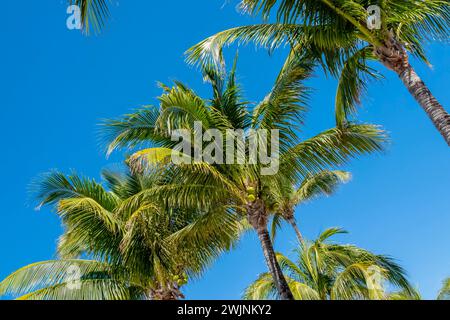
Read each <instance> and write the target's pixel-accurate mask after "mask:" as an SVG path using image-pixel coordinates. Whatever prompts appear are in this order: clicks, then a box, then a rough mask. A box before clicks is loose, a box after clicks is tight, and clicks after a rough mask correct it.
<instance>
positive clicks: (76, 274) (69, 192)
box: [0, 169, 239, 300]
mask: <svg viewBox="0 0 450 320" xmlns="http://www.w3.org/2000/svg"><path fill="white" fill-rule="evenodd" d="M162 176H163V175H161V173H160V172H159V169H158V170H153V172H149V171H147V174H146V175H141V174H137V173H134V174H131V173H118V172H115V171H105V172H104V173H103V177H104V179H105V182H106V185H107V186H108V189H105V188H104V186H103V185H102V184H99V183H97V182H95V181H94V180H92V179H87V178H82V177H79V176H77V175H75V174H73V175H70V176H65V175H63V174H61V173H58V172H52V173H50V174H49V175H46V176H45V177H44V179H43V180H42V181H40V182H39V184H38V187H39V190H38V198H39V199H40V200H41V204H40V205H41V206H42V205H54V207H55V209H56V211H57V213H58V215H59V216H60V217H61V219H62V222H63V225H64V229H65V232H64V234H63V235H62V236H61V238H60V240H59V245H58V254H59V256H60V260H55V261H45V262H40V263H35V264H31V265H29V266H26V267H24V268H22V269H20V270H18V271H16V272H14V273H13V274H12V275H10V276H9V277H7V278H6V279H5V280H4V281H3V282H1V283H0V295H5V294H7V295H14V296H21V297H20V299H31V300H55V299H56V300H61V299H70V300H72V299H83V300H86V299H88V300H92V299H107V300H110V299H111V300H117V299H125V300H128V299H155V300H173V299H179V298H183V294H182V292H181V287H182V286H183V285H184V284H186V281H187V280H188V278H192V277H195V276H198V275H199V274H201V273H202V271H203V270H204V269H205V268H206V267H207V266H208V265H209V263H210V262H211V261H212V260H213V259H215V258H216V257H218V255H219V254H221V253H222V252H224V251H225V250H228V249H229V248H230V246H231V245H232V244H233V242H234V241H235V239H236V238H237V235H238V232H239V228H238V224H237V222H236V221H237V220H236V219H234V216H233V215H230V214H228V213H227V212H224V211H221V208H212V209H210V210H209V211H208V212H202V211H199V210H195V209H186V210H181V209H180V208H177V207H173V206H172V207H169V206H167V204H166V203H164V202H158V201H154V200H149V199H147V200H142V199H139V196H138V195H139V194H140V193H141V192H142V190H144V189H145V188H152V187H155V186H157V185H160V184H161V183H163V181H162ZM137 199H138V200H137ZM83 258H84V259H83ZM86 258H89V260H87V259H86Z"/></svg>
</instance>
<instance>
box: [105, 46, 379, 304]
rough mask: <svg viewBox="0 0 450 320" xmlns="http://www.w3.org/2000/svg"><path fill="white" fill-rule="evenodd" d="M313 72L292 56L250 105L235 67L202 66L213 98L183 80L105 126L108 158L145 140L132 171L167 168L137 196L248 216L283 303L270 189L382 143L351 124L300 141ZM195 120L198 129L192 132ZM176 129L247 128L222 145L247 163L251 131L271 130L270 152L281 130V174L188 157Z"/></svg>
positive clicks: (257, 165) (285, 292)
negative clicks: (162, 178) (160, 181)
mask: <svg viewBox="0 0 450 320" xmlns="http://www.w3.org/2000/svg"><path fill="white" fill-rule="evenodd" d="M312 69H313V62H312V61H311V60H309V59H307V57H306V56H299V55H297V54H295V53H292V54H290V55H289V57H288V59H287V60H286V63H285V65H284V67H283V68H282V70H281V72H280V74H279V76H278V78H277V79H276V81H275V84H274V86H273V88H272V90H271V91H270V92H269V93H268V95H267V96H266V97H265V98H264V99H263V100H262V101H261V102H260V103H258V104H257V105H256V106H255V107H252V106H251V105H250V104H249V103H246V102H244V101H242V99H241V92H240V89H239V86H238V85H237V84H236V80H235V70H236V62H235V63H234V66H233V68H232V70H231V72H230V74H229V76H226V75H225V74H224V73H219V72H218V71H217V70H216V68H214V67H210V66H208V65H205V66H204V67H203V71H204V76H205V79H207V80H208V81H209V82H210V83H211V85H212V89H213V90H212V91H213V98H212V99H210V100H206V99H203V98H201V97H200V96H198V95H197V94H196V93H195V92H194V91H193V90H191V89H189V88H188V87H187V86H185V85H184V84H182V83H180V82H176V83H175V86H174V87H173V88H169V87H168V86H165V85H161V86H162V88H163V89H164V94H163V95H162V96H161V97H159V102H160V106H159V107H152V106H150V107H146V108H143V109H142V110H138V111H137V112H135V113H134V114H131V115H127V116H125V117H124V118H122V119H119V120H111V121H107V122H106V126H105V137H106V139H107V141H108V142H109V148H108V152H109V153H110V152H113V151H114V150H116V149H118V148H123V147H125V148H132V149H133V148H135V147H137V146H142V143H146V142H147V143H149V144H150V148H149V149H144V150H142V151H139V152H137V153H135V154H134V155H133V156H132V157H130V159H129V162H130V164H131V165H132V166H133V167H134V168H135V169H137V170H145V165H146V164H154V163H164V164H165V165H169V166H170V168H171V169H170V171H169V172H170V178H168V181H170V182H168V183H167V185H166V186H164V187H161V188H153V189H149V190H145V191H143V195H142V196H144V195H145V196H147V197H156V198H158V197H161V198H162V199H166V201H168V202H169V203H172V204H174V205H179V206H188V207H190V206H197V207H199V208H202V209H203V206H205V205H207V206H210V207H211V206H212V207H217V208H225V210H227V211H229V212H233V213H236V214H240V215H242V217H245V219H246V220H247V222H248V224H250V225H251V226H252V228H253V229H254V230H255V231H256V233H257V235H258V237H259V240H260V243H261V247H262V250H263V253H264V257H265V260H266V263H267V266H268V268H269V270H270V273H271V275H272V276H273V278H274V281H275V284H276V287H277V290H278V292H279V293H280V296H281V297H282V298H283V299H292V293H291V292H290V289H289V287H288V285H287V282H286V280H285V279H284V276H283V273H282V272H281V268H280V266H279V264H278V262H277V260H276V258H275V251H274V248H273V244H272V241H271V239H270V236H269V233H268V228H267V224H268V218H269V213H270V211H271V210H272V209H271V208H270V205H271V204H272V203H273V194H274V190H276V189H278V188H281V186H283V185H284V184H285V183H289V184H290V185H292V184H294V183H295V182H296V181H299V179H301V178H302V177H303V178H306V177H309V175H310V174H311V173H313V172H318V171H321V170H323V169H324V168H326V167H329V166H337V165H342V164H344V163H346V162H347V161H348V160H350V159H351V158H354V157H356V156H359V155H363V154H368V153H371V152H375V151H380V150H381V149H382V146H383V142H384V141H385V136H384V133H383V131H381V130H380V129H379V128H378V127H376V126H372V125H365V124H364V125H360V124H352V123H348V124H346V125H345V126H342V127H340V128H332V129H329V130H327V131H325V132H322V133H320V134H319V135H317V136H315V137H313V138H310V139H307V140H304V141H301V140H300V139H299V137H298V135H297V133H298V130H299V129H300V125H299V123H300V121H299V120H300V119H301V118H302V115H303V113H304V111H305V104H306V97H307V93H308V89H307V88H306V87H305V86H304V85H303V80H305V79H306V78H308V77H309V76H310V75H311V71H312ZM199 122H200V123H201V124H202V128H201V129H199V128H198V127H196V123H197V124H198V123H199ZM175 129H177V130H178V129H186V130H188V133H189V135H191V133H192V132H194V133H197V134H198V133H203V130H207V129H218V130H219V132H220V133H219V134H220V135H221V137H226V135H227V130H244V134H243V135H242V139H243V141H242V140H241V143H239V142H236V143H232V144H228V145H227V146H234V147H236V148H237V149H238V152H241V154H244V155H245V159H246V160H248V159H249V152H248V150H247V148H246V147H245V146H247V145H248V144H249V143H250V141H251V139H252V138H254V136H255V135H254V134H252V133H251V132H252V131H249V130H256V129H266V130H269V132H268V136H267V139H266V142H268V145H269V146H268V147H267V149H271V148H272V147H273V148H275V143H272V142H270V141H272V139H271V138H272V133H271V132H272V131H270V130H279V142H277V143H276V144H277V145H278V147H279V150H280V152H279V157H277V158H278V162H279V170H278V171H277V170H274V171H273V172H270V174H267V175H264V174H262V169H263V168H265V164H263V163H262V161H259V160H258V161H256V162H253V163H252V162H249V161H245V162H244V163H241V164H236V161H235V162H234V164H221V163H220V162H215V163H211V162H208V161H203V160H202V159H198V157H196V158H193V157H192V154H188V151H184V150H183V152H184V153H183V152H182V151H181V150H179V149H178V147H176V144H175V142H173V141H172V139H171V136H172V133H174V130H175ZM177 139H178V138H177ZM216 141H217V140H216ZM224 141H226V140H225V139H224ZM201 143H202V142H201V141H200V143H198V144H201ZM205 145H207V143H205ZM227 146H225V148H223V149H222V150H225V149H226V147H227ZM195 148H198V145H196V146H195ZM189 150H191V149H189ZM173 155H181V156H182V158H183V159H185V160H186V159H187V160H188V161H187V162H189V163H191V164H183V163H182V164H175V163H173V162H172V161H170V160H171V157H172V156H173ZM191 160H193V161H192V162H191ZM266 169H267V168H266Z"/></svg>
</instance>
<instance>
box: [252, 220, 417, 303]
mask: <svg viewBox="0 0 450 320" xmlns="http://www.w3.org/2000/svg"><path fill="white" fill-rule="evenodd" d="M341 233H345V232H344V231H342V230H341V229H337V228H332V229H328V230H326V231H325V232H323V233H322V234H321V235H320V236H319V237H318V238H317V239H316V240H315V241H313V242H305V243H304V244H302V245H301V246H300V247H299V248H298V250H296V254H297V261H296V262H293V261H291V260H289V259H288V258H287V257H285V256H283V255H281V254H278V255H277V259H278V261H279V263H280V265H281V266H282V268H283V272H284V273H285V274H286V276H287V281H288V283H289V286H290V287H291V290H292V293H293V294H294V297H295V298H296V299H298V300H361V299H369V300H374V299H388V298H389V294H387V293H386V289H387V288H386V284H389V285H391V286H394V287H397V288H401V289H403V290H404V291H405V292H408V293H412V292H414V290H413V288H412V287H411V286H410V284H409V282H408V280H407V279H406V277H405V272H404V270H403V269H402V268H401V267H400V266H399V265H397V264H396V263H395V262H394V261H392V259H390V258H389V257H386V256H382V255H375V254H373V253H371V252H369V251H367V250H364V249H361V248H358V247H356V246H353V245H341V244H335V243H332V242H330V238H331V237H332V236H334V235H337V234H341ZM278 297H279V296H278V293H277V292H276V290H275V286H274V283H273V280H272V278H271V277H270V275H269V274H267V273H264V274H262V275H261V276H260V277H259V278H258V279H257V280H256V281H255V282H254V283H253V284H252V285H250V286H249V287H248V288H247V290H246V292H245V294H244V298H245V299H250V300H261V299H270V298H275V299H276V298H278Z"/></svg>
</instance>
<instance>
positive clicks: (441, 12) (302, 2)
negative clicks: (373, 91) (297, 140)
mask: <svg viewBox="0 0 450 320" xmlns="http://www.w3.org/2000/svg"><path fill="white" fill-rule="evenodd" d="M373 4H376V5H378V8H380V9H381V17H380V19H381V21H380V22H381V25H380V29H376V28H375V27H378V26H376V25H374V20H373V17H372V16H369V14H372V13H374V12H376V10H377V9H376V8H375V9H373V10H372V12H368V9H370V6H372V5H373ZM241 7H242V8H243V10H244V11H245V12H250V13H252V14H256V13H259V12H261V13H262V14H263V16H264V17H265V18H268V17H269V16H270V14H271V13H272V11H276V12H277V14H276V17H277V20H278V22H279V23H274V24H270V23H268V24H261V25H251V26H243V27H237V28H233V29H230V30H227V31H224V32H220V33H218V34H216V35H214V36H212V37H210V38H208V39H206V40H204V41H202V42H201V43H199V44H198V45H196V46H194V47H193V48H191V49H190V50H189V51H188V54H189V58H188V60H189V61H191V62H196V61H198V60H202V61H214V62H215V63H217V62H218V57H219V54H220V52H221V51H222V48H223V47H224V46H226V45H229V44H231V43H233V42H235V41H239V42H240V43H248V42H255V43H257V44H258V45H261V46H263V47H265V48H268V49H269V50H273V49H275V48H277V47H279V46H280V45H281V44H283V43H289V44H291V45H295V46H297V47H298V48H302V50H308V51H309V52H310V53H311V54H313V55H315V56H316V58H317V59H318V60H319V61H320V62H321V64H322V65H323V66H324V67H325V69H326V71H329V72H331V74H333V75H334V76H336V77H338V78H339V84H338V90H337V95H336V117H337V123H338V124H342V123H345V122H346V121H347V120H348V119H349V117H351V116H352V115H354V113H355V111H356V107H357V105H358V104H359V102H360V97H361V93H362V92H363V91H364V90H365V89H366V87H367V85H368V80H370V79H374V78H378V77H379V75H378V74H377V72H376V70H375V69H373V67H372V66H371V65H370V64H369V62H370V61H372V60H375V61H379V62H381V63H382V64H383V65H384V66H386V67H387V68H388V69H389V70H392V71H394V72H395V73H396V74H397V75H398V76H399V77H400V79H401V80H402V82H403V84H404V85H405V87H406V88H407V89H408V91H409V92H410V93H411V95H412V96H413V97H414V99H416V101H417V102H418V103H419V105H420V106H421V107H422V108H423V110H424V111H425V112H426V113H427V115H428V116H429V117H430V119H431V120H432V122H433V124H434V126H435V127H436V128H437V129H438V130H439V132H440V133H441V135H442V136H443V137H444V139H445V141H446V142H447V143H448V144H449V145H450V115H449V114H448V113H447V112H446V111H445V109H444V108H443V107H442V106H441V105H440V104H439V102H438V100H437V99H436V98H435V97H434V96H433V95H432V93H431V91H430V90H429V89H428V87H427V86H426V85H425V84H424V82H423V81H422V80H421V79H420V77H419V76H418V74H417V73H416V72H415V70H414V68H413V67H412V66H411V64H410V55H411V56H413V57H416V58H418V59H420V60H421V61H423V62H426V63H429V62H428V60H427V58H426V54H425V49H424V46H425V44H427V43H428V42H430V41H435V40H445V41H447V40H448V38H449V30H450V25H449V24H450V4H449V2H448V1H446V0H427V1H411V0H395V1H391V0H383V1H376V2H374V1H369V0H280V1H274V0H242V1H241ZM374 10H375V11H374ZM375 22H376V21H375Z"/></svg>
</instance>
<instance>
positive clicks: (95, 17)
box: [69, 0, 109, 34]
mask: <svg viewBox="0 0 450 320" xmlns="http://www.w3.org/2000/svg"><path fill="white" fill-rule="evenodd" d="M108 2H109V0H69V3H70V4H74V5H77V6H79V7H80V10H81V23H82V26H83V30H84V31H85V32H86V33H87V34H89V33H91V31H92V30H93V31H94V32H95V33H97V32H99V31H101V29H102V28H103V27H104V26H105V23H106V20H107V19H108V17H109V8H108Z"/></svg>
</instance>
